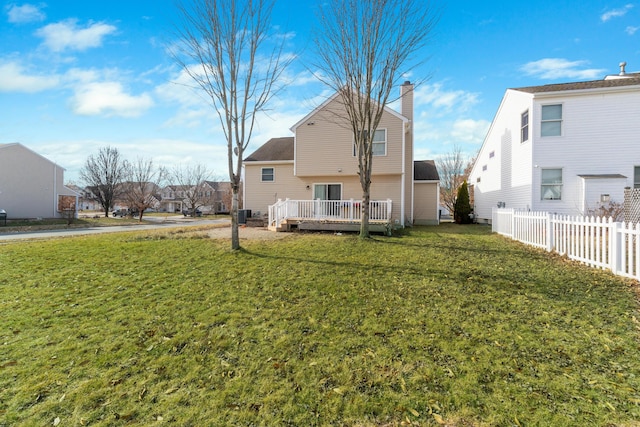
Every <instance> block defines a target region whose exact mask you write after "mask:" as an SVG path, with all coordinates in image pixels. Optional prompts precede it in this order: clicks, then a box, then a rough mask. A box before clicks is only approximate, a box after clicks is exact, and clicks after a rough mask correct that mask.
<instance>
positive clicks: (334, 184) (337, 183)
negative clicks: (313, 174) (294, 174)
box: [313, 182, 343, 200]
mask: <svg viewBox="0 0 640 427" xmlns="http://www.w3.org/2000/svg"><path fill="white" fill-rule="evenodd" d="M330 185H331V186H337V187H339V188H340V197H339V198H337V199H329V198H327V199H321V200H342V190H343V189H342V183H341V182H315V183H313V199H314V200H315V199H316V187H321V186H322V187H325V188H326V193H327V197H329V186H330Z"/></svg>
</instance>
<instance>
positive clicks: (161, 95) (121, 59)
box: [0, 0, 640, 185]
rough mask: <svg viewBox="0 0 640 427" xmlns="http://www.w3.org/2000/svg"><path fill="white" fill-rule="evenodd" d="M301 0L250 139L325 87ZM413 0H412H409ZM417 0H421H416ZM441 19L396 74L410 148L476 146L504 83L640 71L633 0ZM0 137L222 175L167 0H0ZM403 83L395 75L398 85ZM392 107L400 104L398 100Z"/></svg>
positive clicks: (273, 133)
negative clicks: (276, 83) (406, 101)
mask: <svg viewBox="0 0 640 427" xmlns="http://www.w3.org/2000/svg"><path fill="white" fill-rule="evenodd" d="M319 3H320V2H316V1H311V0H295V1H293V0H277V2H276V7H275V10H274V14H273V22H272V25H273V27H272V28H273V32H274V33H278V34H280V35H282V36H283V37H285V39H286V43H285V46H284V49H285V53H286V54H287V55H291V56H292V57H293V58H294V60H293V61H292V63H291V65H290V66H289V68H288V69H287V71H286V72H285V74H284V75H283V85H284V88H283V90H281V91H280V92H278V95H277V97H275V98H273V99H272V102H271V103H270V105H269V111H268V112H267V113H266V114H263V115H261V116H260V117H259V121H258V124H257V128H256V130H255V132H254V135H253V137H252V139H251V143H250V145H249V148H248V150H247V154H250V153H251V152H253V151H254V150H255V149H257V148H258V147H259V146H260V145H262V144H264V143H265V142H266V141H268V140H269V139H270V138H273V137H282V136H293V134H292V133H291V131H290V130H289V129H290V127H291V126H293V125H294V124H295V123H296V122H297V121H298V120H300V119H301V118H302V117H304V116H305V115H306V114H308V113H309V112H311V111H312V110H313V108H315V107H316V106H318V105H319V104H320V103H321V102H322V101H323V100H324V99H326V98H327V97H328V96H330V95H331V92H330V90H329V89H328V88H327V87H325V86H323V85H322V84H321V83H320V82H319V81H318V80H317V79H316V78H315V77H314V72H315V71H317V70H314V68H313V65H312V64H313V62H314V58H313V43H312V37H313V31H314V30H313V29H314V28H317V25H316V8H317V7H318V4H319ZM418 3H420V2H418ZM424 4H426V0H425V2H424ZM431 7H432V8H433V9H434V10H437V13H438V15H439V20H438V23H437V25H436V26H435V28H434V30H433V32H432V34H431V39H430V40H429V42H428V43H427V44H426V46H425V47H424V48H423V49H422V50H421V51H420V52H419V54H418V55H417V57H415V58H413V59H414V61H416V62H419V63H420V64H419V66H417V67H415V68H413V69H412V70H411V71H410V72H408V73H407V74H406V75H404V76H402V79H401V80H410V81H416V82H421V84H420V85H419V86H418V87H417V88H416V90H415V96H414V103H415V111H414V119H415V126H414V138H415V143H414V144H415V159H416V160H424V159H438V158H439V157H440V156H443V155H445V154H447V153H450V152H452V151H453V150H454V149H455V147H459V148H460V149H461V150H462V152H463V153H464V154H465V155H466V156H468V157H471V156H474V155H475V154H476V153H477V151H478V150H479V148H480V146H481V145H482V141H483V139H484V136H485V134H486V132H487V130H488V128H489V125H490V124H491V121H492V119H493V117H494V116H495V114H496V112H497V109H498V107H499V105H500V101H501V99H502V97H503V95H504V93H505V90H506V89H508V88H514V87H523V86H534V85H543V84H549V83H560V82H572V81H585V80H598V79H602V78H604V76H605V75H607V74H617V73H618V72H619V63H620V62H622V61H625V62H627V64H628V65H627V72H634V71H640V43H639V42H640V2H638V3H634V2H629V1H617V0H611V1H607V0H605V1H594V0H580V1H566V0H557V1H554V2H550V1H547V0H529V1H527V2H519V1H517V2H515V1H510V2H506V1H477V0H459V1H446V0H443V1H437V0H434V1H432V2H431ZM0 8H1V9H0V12H1V14H0V40H1V42H0V144H2V143H12V142H19V143H21V144H23V145H25V146H26V147H28V148H30V149H31V150H33V151H35V152H37V153H39V154H41V155H43V156H44V157H46V158H48V159H49V160H51V161H54V162H56V163H57V164H59V165H60V166H62V167H64V168H65V169H66V172H65V182H67V183H69V182H73V183H76V184H80V185H81V184H82V181H81V180H80V173H79V172H80V170H81V168H82V166H83V165H84V164H85V162H86V159H87V157H88V156H89V155H92V154H97V152H98V151H99V150H100V149H101V148H103V147H106V146H111V147H115V148H117V149H118V150H119V151H120V153H121V154H122V155H123V157H125V158H127V159H129V160H135V159H136V158H144V159H152V160H153V162H154V164H156V165H160V166H164V167H166V168H168V169H174V168H176V167H184V166H189V165H193V164H203V165H205V166H206V167H207V168H209V170H210V171H211V173H212V175H213V176H214V177H216V178H219V179H223V180H224V179H228V169H227V157H226V143H225V139H224V135H223V133H222V130H221V127H220V124H219V121H218V120H219V119H218V116H217V114H216V113H215V111H214V110H213V109H212V107H211V105H210V104H209V103H208V102H207V101H206V98H204V97H203V96H202V93H201V92H199V91H198V90H197V89H194V88H192V87H191V86H193V84H192V82H191V81H189V79H188V78H186V77H185V75H184V72H183V71H182V70H181V68H180V67H179V66H178V65H177V64H176V63H175V61H174V60H173V59H172V57H171V56H170V55H169V53H168V48H169V46H172V45H173V44H175V43H176V41H177V38H176V36H175V34H176V33H175V28H176V25H179V22H178V20H177V16H178V15H177V9H176V6H175V2H174V1H173V0H135V1H131V0H109V1H106V0H102V1H100V0H91V1H86V0H49V1H46V0H45V1H41V2H35V1H34V2H26V3H25V2H4V3H0ZM397 92H398V93H399V88H398V89H397ZM391 108H394V109H396V110H398V109H399V106H398V105H397V104H392V105H391Z"/></svg>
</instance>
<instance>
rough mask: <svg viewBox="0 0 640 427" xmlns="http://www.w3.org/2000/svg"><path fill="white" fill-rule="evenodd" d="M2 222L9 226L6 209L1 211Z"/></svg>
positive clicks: (0, 219) (0, 220)
mask: <svg viewBox="0 0 640 427" xmlns="http://www.w3.org/2000/svg"><path fill="white" fill-rule="evenodd" d="M0 222H2V223H3V224H4V225H7V211H5V210H4V209H0Z"/></svg>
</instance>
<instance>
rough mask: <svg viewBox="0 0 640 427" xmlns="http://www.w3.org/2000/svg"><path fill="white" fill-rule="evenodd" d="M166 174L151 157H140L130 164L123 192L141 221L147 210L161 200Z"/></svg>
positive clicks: (130, 207) (131, 208)
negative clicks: (161, 190) (160, 194)
mask: <svg viewBox="0 0 640 427" xmlns="http://www.w3.org/2000/svg"><path fill="white" fill-rule="evenodd" d="M165 176H166V172H165V170H164V169H163V168H161V167H156V166H155V165H154V164H153V160H151V159H143V158H141V157H138V158H137V159H136V160H135V161H134V162H132V163H129V164H128V167H127V170H126V181H125V182H123V184H122V193H123V197H124V199H125V200H126V201H127V205H128V206H129V209H130V210H131V211H132V212H134V213H135V214H137V215H138V220H139V221H142V216H143V215H144V211H145V210H147V209H149V208H154V207H156V205H157V204H158V202H159V201H160V198H161V197H160V196H159V193H160V185H161V184H162V182H163V180H164V178H165Z"/></svg>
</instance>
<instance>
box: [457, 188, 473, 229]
mask: <svg viewBox="0 0 640 427" xmlns="http://www.w3.org/2000/svg"><path fill="white" fill-rule="evenodd" d="M470 215H471V204H470V203H469V189H468V187H467V181H465V182H463V183H462V185H461V186H460V188H459V189H458V198H457V199H456V204H455V209H454V212H453V218H454V219H455V221H456V223H458V224H470V223H471V222H472V219H471V216H470Z"/></svg>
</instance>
